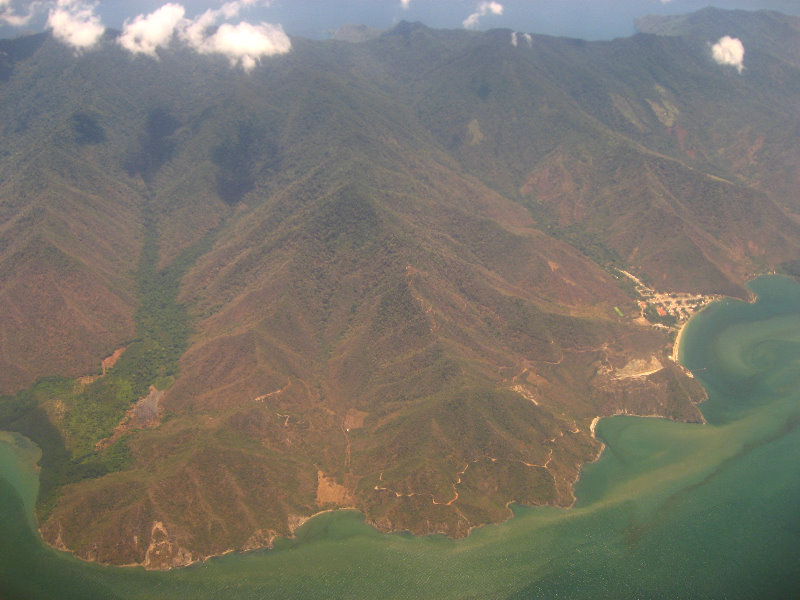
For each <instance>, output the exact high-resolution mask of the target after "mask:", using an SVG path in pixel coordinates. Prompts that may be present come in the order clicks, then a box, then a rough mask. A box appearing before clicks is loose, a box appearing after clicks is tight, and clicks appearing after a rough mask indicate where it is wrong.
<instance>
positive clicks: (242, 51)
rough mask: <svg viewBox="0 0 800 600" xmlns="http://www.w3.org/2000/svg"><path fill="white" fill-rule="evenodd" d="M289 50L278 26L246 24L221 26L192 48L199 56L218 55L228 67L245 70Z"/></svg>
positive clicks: (284, 35)
mask: <svg viewBox="0 0 800 600" xmlns="http://www.w3.org/2000/svg"><path fill="white" fill-rule="evenodd" d="M291 48H292V42H291V40H290V39H289V36H288V35H286V33H284V31H283V28H282V27H281V26H280V25H271V24H270V23H261V24H260V25H251V24H250V23H246V22H242V23H239V24H238V25H231V24H230V23H223V24H222V25H220V26H219V28H218V29H217V31H216V32H215V33H214V34H213V35H211V36H209V37H207V38H205V39H204V40H203V42H202V44H200V45H199V46H195V49H196V50H197V51H198V52H201V53H203V54H222V55H223V56H225V57H226V58H227V59H228V60H229V61H230V62H231V65H233V66H236V65H241V67H242V68H243V69H244V70H245V71H250V70H251V69H253V68H254V67H255V66H256V65H257V64H258V62H259V60H260V59H261V58H262V57H264V56H272V55H275V54H285V53H287V52H289V50H291Z"/></svg>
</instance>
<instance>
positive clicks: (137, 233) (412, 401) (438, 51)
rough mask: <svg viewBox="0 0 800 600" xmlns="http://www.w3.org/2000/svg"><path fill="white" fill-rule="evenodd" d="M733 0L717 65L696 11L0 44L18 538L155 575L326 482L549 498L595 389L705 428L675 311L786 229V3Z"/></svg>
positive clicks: (426, 500) (790, 144) (303, 507)
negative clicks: (657, 20) (624, 19)
mask: <svg viewBox="0 0 800 600" xmlns="http://www.w3.org/2000/svg"><path fill="white" fill-rule="evenodd" d="M724 14H725V16H726V18H725V23H726V25H727V26H729V27H731V28H733V29H735V31H733V30H732V31H727V30H726V31H725V32H724V33H725V34H727V33H732V34H736V35H738V36H739V37H740V38H741V40H743V43H744V44H745V45H746V47H747V49H748V53H747V57H748V58H747V61H748V62H747V69H745V70H744V71H742V72H739V71H738V70H737V69H736V68H734V67H731V66H730V65H720V64H717V63H715V62H714V60H713V58H712V57H711V55H710V53H709V52H710V51H709V47H708V43H709V39H711V36H712V35H713V36H717V37H715V38H714V39H718V37H719V36H720V35H723V33H719V32H718V31H717V25H716V23H718V22H719V18H718V17H719V16H720V15H719V14H718V13H717V12H715V11H714V10H711V12H709V11H700V12H699V13H695V14H694V15H693V16H692V17H691V18H689V19H688V20H687V21H681V22H679V23H677V24H674V23H673V24H670V23H666V24H665V23H661V24H660V25H658V27H660V28H667V30H668V34H667V33H664V32H661V33H659V34H654V33H641V34H638V35H635V36H633V37H631V38H626V39H618V40H614V41H610V42H583V41H581V40H570V39H566V38H553V37H549V36H531V38H530V43H526V44H512V43H511V40H512V39H517V38H516V37H513V36H512V32H510V31H508V30H492V31H488V32H484V33H481V32H473V31H444V30H434V29H430V28H428V27H426V26H424V25H423V24H421V23H410V22H405V21H403V22H400V23H398V24H397V25H395V26H394V27H393V28H391V29H390V30H388V31H385V32H383V33H381V34H380V35H376V36H370V37H369V39H366V40H364V41H358V42H352V43H351V42H344V41H337V40H326V41H319V40H308V39H303V38H296V39H292V41H291V51H290V52H286V53H283V54H280V55H277V56H272V57H270V58H268V59H264V60H263V62H262V63H261V64H260V65H259V66H258V67H256V68H254V69H253V70H252V71H247V72H243V71H242V70H240V69H237V68H232V67H231V65H230V64H229V63H228V62H227V61H225V60H222V59H221V57H215V56H213V55H203V54H197V53H194V52H190V51H188V50H187V49H186V48H183V47H181V46H180V45H179V44H177V43H176V44H175V45H174V47H170V48H165V49H162V50H159V55H158V56H159V60H153V59H152V58H150V57H145V56H138V57H135V58H134V57H131V56H130V55H129V54H128V53H127V51H125V50H124V49H123V48H121V47H119V45H118V44H116V43H115V42H114V39H115V36H116V35H118V34H117V33H114V32H109V34H108V36H107V37H106V38H104V41H102V42H101V48H100V49H98V50H92V51H86V52H82V53H78V54H75V53H74V52H72V51H71V50H70V49H69V48H67V47H65V46H64V44H63V43H61V42H60V41H59V40H57V39H55V38H53V37H52V36H51V35H49V34H38V35H34V36H27V37H21V38H18V39H14V40H0V51H1V52H0V66H1V67H2V69H0V73H2V74H3V75H2V78H0V131H1V132H2V136H3V137H2V139H3V142H2V148H0V150H1V151H2V156H3V160H2V162H0V340H2V343H0V393H2V394H4V395H3V396H2V399H1V400H0V429H2V430H8V431H15V432H19V433H21V434H23V435H25V436H26V437H28V438H30V439H31V440H33V441H34V442H35V443H36V444H38V445H39V446H40V447H41V449H42V452H43V455H42V459H41V461H40V465H41V487H40V491H39V497H38V500H37V506H36V516H37V519H38V527H39V530H40V533H41V535H42V537H43V538H44V539H45V540H46V541H47V542H48V543H50V544H52V545H55V546H57V547H58V548H62V549H68V550H69V551H71V552H73V553H75V554H76V555H77V556H78V557H80V558H82V559H85V560H91V561H95V562H98V563H103V564H112V565H144V566H145V567H147V568H148V569H155V570H163V569H170V568H172V567H177V566H185V565H188V564H192V563H196V562H200V561H203V560H205V559H207V558H209V557H212V556H217V555H222V554H226V553H229V552H231V551H238V550H252V549H254V548H260V547H268V546H271V545H273V544H275V543H276V540H281V539H284V538H287V537H291V536H292V535H294V534H295V532H296V531H297V529H298V527H299V526H300V525H301V524H303V523H305V522H306V521H307V519H308V518H309V517H310V516H311V515H315V514H318V513H320V512H321V511H322V512H324V511H329V510H337V509H343V508H354V509H356V510H358V511H359V512H360V513H361V514H363V515H364V519H365V521H366V523H367V524H369V525H371V526H373V527H375V528H377V529H378V530H380V531H383V532H398V531H403V532H410V533H413V534H417V535H429V534H444V535H446V536H449V537H453V538H462V537H465V536H467V535H468V534H469V533H470V532H471V531H474V530H475V528H477V527H480V526H482V525H487V524H492V523H499V522H502V521H505V520H507V519H509V518H510V517H511V516H512V508H511V507H512V506H514V505H515V504H519V505H527V506H548V507H561V508H567V507H571V506H573V504H574V502H575V492H574V488H575V483H576V481H577V480H578V479H579V477H580V476H581V472H582V468H583V466H584V465H585V464H586V463H589V462H592V461H594V460H596V458H597V457H598V454H599V452H600V449H601V447H602V446H601V442H600V441H599V440H598V439H596V438H595V436H594V435H593V433H594V432H593V425H594V424H596V419H597V418H598V416H601V417H603V416H610V415H615V414H638V415H658V416H662V417H666V418H669V419H673V420H675V421H679V422H684V423H702V422H703V421H704V417H703V414H702V413H701V411H700V409H699V407H698V403H700V402H702V401H704V400H706V398H707V394H706V392H705V390H704V389H703V387H702V386H701V384H700V382H699V381H697V380H695V379H694V378H693V377H691V376H689V374H688V373H687V372H686V371H685V369H683V367H681V366H680V365H679V364H677V361H676V358H677V356H676V351H675V350H674V348H675V347H676V346H677V344H676V343H675V335H676V329H679V328H680V327H682V326H683V324H684V323H685V322H686V320H688V318H689V317H691V316H692V315H693V314H695V313H696V312H698V311H700V310H701V309H702V308H704V307H705V306H707V305H708V304H709V303H710V302H711V301H713V300H716V299H719V298H722V297H731V298H740V299H749V298H750V292H749V291H748V289H747V288H746V287H745V282H746V280H747V279H749V278H750V277H751V276H752V274H753V273H766V272H775V271H781V270H790V269H791V268H793V267H792V265H793V264H794V262H793V261H796V260H797V257H798V255H800V221H798V219H797V214H798V213H799V212H800V204H798V196H797V193H796V192H797V190H798V189H800V163H798V160H799V159H798V156H800V155H798V154H797V153H796V152H794V150H795V149H796V148H795V146H796V137H793V136H792V135H790V134H789V133H787V132H792V131H796V130H797V128H798V127H800V110H798V106H797V103H796V97H797V96H796V92H797V89H796V82H797V81H798V80H800V79H798V73H800V66H798V64H797V62H796V61H794V60H793V59H791V58H789V57H787V55H785V54H784V53H782V52H781V51H780V48H782V47H790V46H791V47H794V46H792V45H796V44H798V43H800V42H798V40H800V24H798V20H797V19H795V18H788V17H785V16H782V15H778V14H777V13H767V14H758V15H756V16H754V15H751V14H750V13H735V14H734V15H728V14H727V13H724ZM668 25H669V26H668ZM650 26H651V27H656V25H653V23H651V24H650ZM765 32H769V34H770V35H769V36H765V35H764V33H765ZM776 40H777V41H776ZM781 44H783V46H781ZM45 89H47V90H49V92H48V93H45V92H44V91H43V90H45ZM670 357H672V360H670ZM98 365H99V366H100V368H98Z"/></svg>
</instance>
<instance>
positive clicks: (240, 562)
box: [0, 276, 800, 600]
mask: <svg viewBox="0 0 800 600" xmlns="http://www.w3.org/2000/svg"><path fill="white" fill-rule="evenodd" d="M750 289H751V290H752V291H753V292H754V293H755V294H756V295H757V296H758V300H757V301H756V302H755V303H745V302H740V301H736V300H730V299H725V300H721V301H719V302H715V303H714V304H712V305H710V306H709V307H708V308H706V309H705V310H704V311H702V312H700V313H698V314H697V315H695V317H693V318H692V320H691V321H690V322H689V324H688V325H687V326H686V327H687V329H686V331H685V334H684V336H683V340H682V343H681V348H680V359H681V361H682V362H683V364H684V365H685V366H686V367H687V368H688V369H690V370H691V371H692V372H694V374H695V376H696V377H697V378H698V379H699V380H700V381H701V382H702V383H703V385H704V386H705V387H706V389H707V390H708V392H709V400H708V401H707V402H705V403H704V404H703V405H702V406H701V408H702V410H703V413H704V415H705V416H706V419H707V420H708V424H706V425H696V424H685V423H673V422H670V421H667V420H662V419H644V418H636V417H612V418H607V419H602V420H600V422H599V423H598V426H597V429H596V433H597V435H598V437H600V438H601V439H602V440H603V441H604V442H605V444H606V449H605V451H604V453H603V455H602V457H601V458H600V460H598V461H597V462H596V463H593V464H590V465H587V466H586V467H585V468H584V470H583V473H582V476H581V479H580V481H579V483H578V485H577V487H576V496H577V498H578V502H577V503H576V505H575V506H574V507H573V508H571V509H568V510H563V509H555V508H542V507H537V508H525V507H515V517H514V518H513V519H511V520H509V521H508V522H506V523H503V524H500V525H494V526H487V527H482V528H479V529H476V530H475V531H473V533H472V534H471V535H470V536H469V537H468V538H467V539H464V540H458V541H453V540H449V539H447V538H444V537H442V536H429V537H413V536H410V535H403V534H391V535H384V534H381V533H378V532H377V531H375V530H374V529H372V528H370V527H368V526H366V525H365V524H364V523H363V521H362V519H361V517H360V515H359V514H358V513H355V512H352V511H342V512H337V513H327V514H323V515H320V516H318V517H316V518H314V519H312V520H311V521H309V522H308V523H307V524H306V525H304V526H303V527H302V528H300V529H299V530H298V532H297V538H296V539H292V540H281V541H280V542H279V543H278V544H277V546H276V548H275V549H273V550H265V551H256V552H250V553H246V554H236V555H228V556H223V557H220V558H216V559H212V560H209V561H207V562H206V563H203V564H199V565H194V566H192V567H188V568H184V569H177V570H174V571H170V572H145V571H144V570H143V569H140V568H110V567H102V566H99V565H95V564H89V563H84V562H81V561H79V560H77V559H75V558H73V557H72V556H70V555H69V554H66V553H63V552H58V551H56V550H54V549H51V548H49V547H47V546H46V545H44V544H43V543H42V542H41V541H40V539H39V537H38V534H37V533H36V531H35V529H34V526H33V517H32V509H33V502H34V499H35V497H36V492H37V485H38V479H37V475H36V471H35V463H36V460H38V456H39V451H38V449H37V448H36V446H34V445H33V444H31V443H30V442H29V441H27V440H26V439H25V438H22V437H21V436H18V435H15V434H8V433H1V434H0V599H2V600H18V599H51V598H52V599H56V598H58V599H64V598H80V599H94V598H98V599H113V598H126V599H127V598H142V599H145V598H147V599H159V598H169V599H178V598H192V599H203V598H231V599H239V598H242V599H251V598H252V599H256V598H258V599H280V598H297V599H301V598H302V599H308V598H354V599H356V598H358V599H372V598H398V599H401V598H409V599H411V598H472V599H478V598H519V599H523V598H526V599H527V598H548V599H550V598H600V597H605V598H620V599H624V598H720V599H722V598H726V599H736V598H742V599H744V598H771V599H774V598H794V597H796V596H797V588H798V584H799V583H800V285H798V284H797V283H796V282H795V281H794V280H792V279H789V278H784V277H778V276H769V277H762V278H759V279H757V280H755V281H753V282H751V283H750Z"/></svg>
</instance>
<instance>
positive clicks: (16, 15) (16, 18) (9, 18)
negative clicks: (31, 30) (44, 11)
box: [0, 0, 42, 27]
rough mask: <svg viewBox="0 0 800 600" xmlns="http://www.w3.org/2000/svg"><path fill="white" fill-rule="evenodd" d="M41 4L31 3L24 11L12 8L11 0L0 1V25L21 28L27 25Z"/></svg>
mask: <svg viewBox="0 0 800 600" xmlns="http://www.w3.org/2000/svg"><path fill="white" fill-rule="evenodd" d="M41 5H42V2H31V3H30V4H28V6H27V7H26V9H25V10H23V9H21V8H18V7H16V6H14V4H13V3H12V2H11V0H0V25H11V26H12V27H22V26H23V25H27V24H28V22H29V21H30V20H31V19H32V18H33V15H35V14H36V12H37V11H38V10H39V8H40V7H41Z"/></svg>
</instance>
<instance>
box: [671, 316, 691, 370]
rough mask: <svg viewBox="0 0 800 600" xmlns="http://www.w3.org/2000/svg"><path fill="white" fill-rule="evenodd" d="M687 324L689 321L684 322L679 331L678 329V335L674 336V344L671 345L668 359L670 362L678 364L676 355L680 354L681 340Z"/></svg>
mask: <svg viewBox="0 0 800 600" xmlns="http://www.w3.org/2000/svg"><path fill="white" fill-rule="evenodd" d="M688 324H689V321H686V322H685V323H684V324H683V325H681V327H680V329H678V335H677V336H675V343H674V344H673V345H672V354H671V355H670V358H671V359H672V362H676V363H677V362H678V353H679V352H680V348H681V340H682V339H683V331H684V330H685V329H686V325H688Z"/></svg>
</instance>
